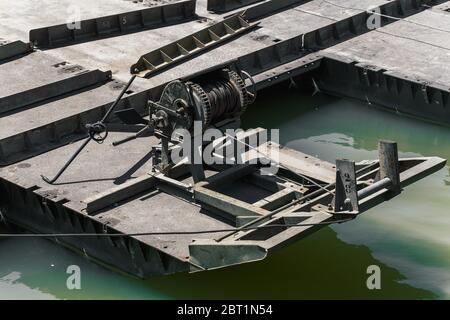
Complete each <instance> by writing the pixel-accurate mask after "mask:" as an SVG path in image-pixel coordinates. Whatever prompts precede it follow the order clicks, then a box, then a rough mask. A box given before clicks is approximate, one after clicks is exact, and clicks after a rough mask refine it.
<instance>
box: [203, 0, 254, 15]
mask: <svg viewBox="0 0 450 320" xmlns="http://www.w3.org/2000/svg"><path fill="white" fill-rule="evenodd" d="M261 1H263V0H208V5H207V9H208V11H212V12H228V11H231V10H234V9H238V8H241V7H245V6H248V5H250V4H252V3H255V2H261Z"/></svg>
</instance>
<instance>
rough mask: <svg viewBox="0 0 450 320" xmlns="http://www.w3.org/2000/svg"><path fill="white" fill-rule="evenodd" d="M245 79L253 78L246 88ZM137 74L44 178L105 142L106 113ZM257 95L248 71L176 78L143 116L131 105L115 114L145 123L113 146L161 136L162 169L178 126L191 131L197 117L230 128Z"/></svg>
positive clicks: (206, 124)
mask: <svg viewBox="0 0 450 320" xmlns="http://www.w3.org/2000/svg"><path fill="white" fill-rule="evenodd" d="M246 79H248V80H249V81H250V82H251V87H252V88H253V89H252V90H251V92H250V91H248V90H247V85H246V82H245V81H246ZM133 80H134V78H132V79H131V80H130V82H129V83H128V85H127V86H126V87H125V88H124V89H123V91H122V93H121V94H120V95H119V97H118V98H117V99H116V102H115V103H114V104H113V105H112V106H111V108H110V109H109V110H108V112H107V113H106V115H105V116H104V117H103V119H102V120H100V121H99V122H96V123H94V124H88V125H87V126H86V128H87V129H88V133H89V135H88V138H87V139H86V141H85V143H83V145H82V146H81V147H80V148H79V149H78V150H77V151H76V152H75V154H74V155H73V156H72V157H71V158H70V160H69V161H68V162H67V163H66V164H65V165H64V166H63V168H62V169H61V170H60V171H59V172H58V174H57V175H56V176H55V177H54V178H53V179H48V178H45V177H43V178H44V180H45V181H47V182H48V183H54V182H55V181H56V180H57V179H58V178H59V176H60V175H61V174H62V173H63V172H64V171H65V170H66V169H67V167H68V166H69V165H70V163H71V162H72V161H73V160H74V159H75V158H76V157H77V156H78V154H79V153H80V152H81V151H82V150H83V149H84V147H86V145H87V144H88V143H89V142H90V141H91V140H93V141H95V142H97V143H103V141H104V140H105V139H106V137H107V136H108V126H107V124H106V123H105V122H106V119H107V117H108V116H109V115H110V114H111V112H112V111H113V110H114V109H115V108H116V106H117V105H118V101H119V100H120V99H121V98H122V96H123V95H124V93H125V92H126V91H127V90H128V88H129V86H130V85H131V83H132V81H133ZM255 99H256V86H255V82H254V81H253V79H252V77H251V76H250V75H249V74H248V73H247V72H245V71H240V72H239V73H238V72H236V71H233V70H231V69H228V68H226V69H221V70H219V71H213V72H211V73H208V74H206V75H203V76H199V77H197V78H196V79H192V80H189V81H181V80H175V81H172V82H170V83H169V84H167V85H166V86H165V88H164V89H163V91H162V94H161V97H160V99H159V101H158V102H154V101H149V102H148V115H147V116H146V117H142V116H141V114H139V113H138V112H137V111H136V110H135V109H133V108H128V109H123V110H119V111H116V112H115V113H114V114H115V115H116V116H117V117H118V118H119V119H120V120H121V121H122V122H123V123H125V124H127V125H143V127H142V129H141V130H140V131H139V132H137V133H135V134H134V135H132V136H129V137H127V138H125V139H122V140H120V141H115V142H113V145H114V146H117V145H120V144H123V143H125V142H128V141H131V140H134V139H137V138H139V137H141V136H144V135H154V136H156V137H158V138H159V139H161V147H155V148H154V150H157V151H158V152H155V154H154V163H155V164H158V167H159V169H160V170H161V171H164V170H165V169H166V168H167V167H168V166H169V153H170V150H169V144H170V143H174V144H176V143H177V142H179V141H174V140H173V139H172V134H173V132H174V131H175V130H176V129H185V130H188V131H191V130H192V129H193V125H194V122H195V121H199V122H201V127H202V130H203V131H204V130H206V129H207V128H209V127H212V126H213V127H216V128H222V129H226V128H227V123H228V124H231V123H236V122H237V121H239V119H240V116H241V115H242V114H243V113H244V112H245V110H246V108H247V106H248V105H250V104H251V103H253V102H254V101H255Z"/></svg>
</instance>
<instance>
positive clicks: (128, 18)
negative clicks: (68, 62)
mask: <svg viewBox="0 0 450 320" xmlns="http://www.w3.org/2000/svg"><path fill="white" fill-rule="evenodd" d="M195 7H196V0H187V1H181V2H176V3H172V4H166V5H161V6H156V7H151V8H146V9H142V10H136V11H131V12H124V13H120V14H115V15H110V16H105V17H98V18H95V19H88V20H82V21H80V28H79V29H71V28H69V27H68V25H67V24H60V25H55V26H51V27H45V28H40V29H34V30H31V31H30V41H31V42H32V43H33V44H34V45H35V46H37V47H40V48H52V47H59V46H65V45H71V44H74V43H78V42H86V41H94V40H97V39H99V38H106V37H112V36H118V35H121V34H124V33H131V32H138V31H143V30H146V29H154V28H160V27H163V26H167V25H171V24H176V23H182V22H186V21H189V20H192V19H194V18H196V14H195Z"/></svg>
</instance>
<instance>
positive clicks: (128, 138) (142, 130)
mask: <svg viewBox="0 0 450 320" xmlns="http://www.w3.org/2000/svg"><path fill="white" fill-rule="evenodd" d="M147 131H150V132H151V131H154V130H153V128H151V127H150V126H145V127H144V128H143V129H141V130H140V131H138V132H137V133H135V134H133V135H131V136H129V137H126V138H124V139H122V140H118V141H114V142H113V143H112V145H113V146H114V147H117V146H119V145H121V144H124V143H127V142H130V141H133V140H136V139H137V138H139V137H141V136H143V135H144V134H145V133H146V132H147Z"/></svg>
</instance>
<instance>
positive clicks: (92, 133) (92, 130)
mask: <svg viewBox="0 0 450 320" xmlns="http://www.w3.org/2000/svg"><path fill="white" fill-rule="evenodd" d="M134 79H136V76H135V75H134V76H132V77H131V79H130V80H129V81H128V83H127V85H126V86H125V87H124V88H123V89H122V92H121V93H120V94H119V96H118V97H117V98H116V101H114V103H113V104H112V105H111V107H110V108H109V109H108V111H107V112H106V113H105V115H104V116H103V118H102V119H101V120H100V121H98V122H96V123H94V124H88V125H87V126H86V128H87V129H88V131H89V136H88V137H87V138H86V140H85V141H84V142H83V144H82V145H81V146H80V147H79V148H78V150H77V151H75V153H74V154H73V155H72V156H71V157H70V159H69V160H68V161H67V162H66V163H65V164H64V166H63V167H62V168H61V170H59V172H58V173H57V174H56V175H55V176H54V177H53V178H52V179H49V178H47V177H46V176H44V175H41V178H42V180H44V181H45V182H47V183H48V184H54V183H55V182H56V181H57V180H58V179H59V177H60V176H61V175H62V174H63V173H64V171H66V170H67V168H68V167H69V166H70V164H71V163H72V162H73V161H74V160H75V159H76V158H77V157H78V155H79V154H80V153H81V151H83V149H84V148H86V146H87V145H88V144H89V142H91V140H94V141H96V142H97V143H102V142H103V141H104V140H105V139H106V137H107V136H108V135H107V132H108V127H107V126H106V124H105V121H106V120H107V119H108V117H109V116H110V114H111V113H112V112H113V111H114V109H115V108H116V107H117V105H118V104H119V102H120V100H122V98H123V96H124V95H125V93H126V92H127V91H128V89H129V88H130V86H131V84H132V83H133V81H134ZM99 128H103V129H102V130H103V132H106V134H105V135H104V136H103V137H101V134H102V133H103V132H100V131H99Z"/></svg>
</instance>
